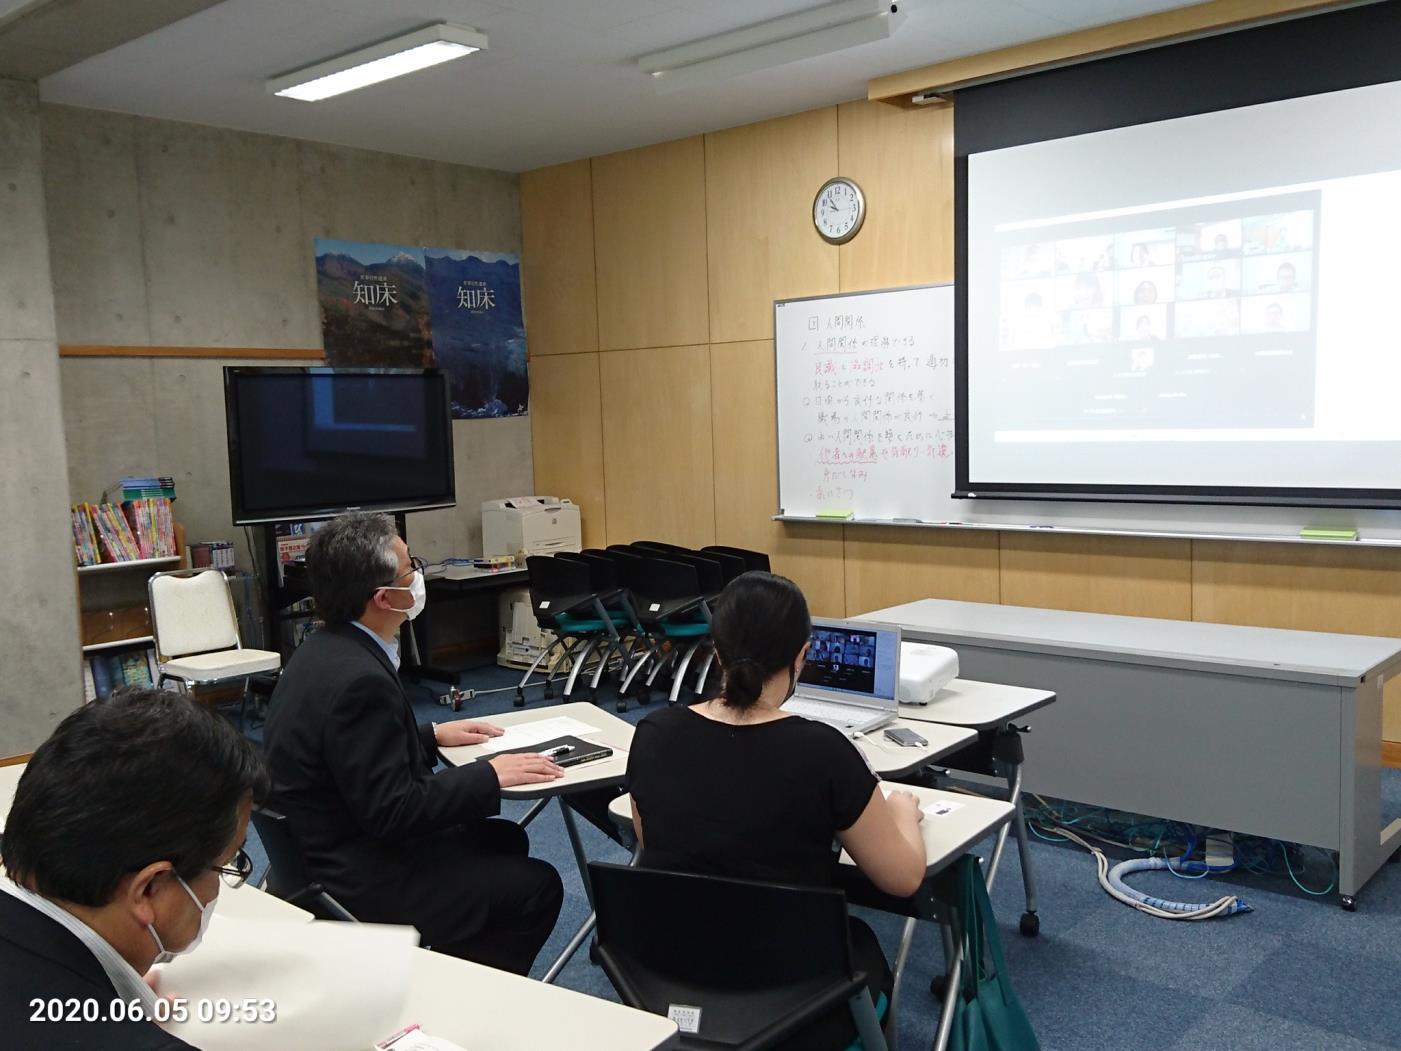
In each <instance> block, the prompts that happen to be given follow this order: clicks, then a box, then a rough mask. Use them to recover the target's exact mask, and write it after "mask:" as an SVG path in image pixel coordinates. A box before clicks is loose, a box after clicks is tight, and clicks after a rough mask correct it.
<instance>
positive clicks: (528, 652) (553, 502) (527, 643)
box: [482, 496, 583, 668]
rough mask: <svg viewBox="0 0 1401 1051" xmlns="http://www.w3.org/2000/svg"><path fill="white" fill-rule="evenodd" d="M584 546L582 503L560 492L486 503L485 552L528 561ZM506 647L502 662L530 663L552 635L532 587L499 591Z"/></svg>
mask: <svg viewBox="0 0 1401 1051" xmlns="http://www.w3.org/2000/svg"><path fill="white" fill-rule="evenodd" d="M581 547H583V533H582V532H581V530H580V525H579V508H578V505H576V504H574V503H572V502H571V501H569V500H565V499H561V498H560V497H558V496H512V497H508V498H506V499H505V500H487V501H485V502H484V503H483V504H482V555H483V557H485V558H494V557H496V556H499V555H514V556H515V559H516V564H517V565H520V566H524V565H525V560H526V558H527V557H529V556H530V555H553V554H555V553H556V552H559V551H578V550H579V549H580V548H581ZM497 625H498V628H497V630H498V634H499V636H500V638H499V640H498V641H499V642H500V649H499V650H498V651H497V654H496V663H497V664H499V665H501V666H502V667H503V668H529V667H530V666H531V665H532V664H533V663H534V661H535V659H536V658H537V657H539V656H540V655H541V654H543V653H544V652H545V650H546V649H547V648H548V647H549V645H550V639H549V638H548V637H547V636H546V635H545V633H544V632H543V631H541V630H540V625H539V623H538V622H537V621H536V619H535V611H534V609H533V608H532V606H531V604H530V592H529V591H528V590H527V589H526V588H507V589H506V590H504V591H502V592H501V594H500V595H499V596H498V597H497Z"/></svg>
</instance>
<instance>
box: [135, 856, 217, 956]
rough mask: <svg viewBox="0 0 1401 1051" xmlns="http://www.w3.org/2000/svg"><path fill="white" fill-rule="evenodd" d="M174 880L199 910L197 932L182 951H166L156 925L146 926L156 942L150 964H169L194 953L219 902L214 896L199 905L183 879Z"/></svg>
mask: <svg viewBox="0 0 1401 1051" xmlns="http://www.w3.org/2000/svg"><path fill="white" fill-rule="evenodd" d="M175 878H176V879H179V880H180V886H182V887H184V888H185V893H186V894H188V895H189V896H190V900H191V901H192V902H194V903H195V908H197V909H199V930H198V931H196V932H195V936H194V937H193V938H192V939H191V940H190V944H189V945H187V946H185V947H184V948H183V949H167V948H166V947H165V943H164V942H162V941H161V936H160V935H159V934H157V933H156V925H155V924H154V923H148V924H146V929H147V930H148V931H150V932H151V937H152V938H154V939H155V942H156V958H155V960H153V961H152V963H169V962H170V961H171V960H173V959H175V957H177V956H184V955H185V954H186V953H191V952H194V951H195V950H196V949H197V948H199V943H200V942H201V941H203V940H204V932H205V931H207V930H208V929H209V918H210V917H211V916H213V915H214V902H216V901H218V900H219V899H218V897H217V896H216V897H215V898H214V899H213V900H212V901H210V902H209V904H208V905H201V904H200V900H199V897H198V896H197V895H196V894H195V892H194V891H192V890H191V889H190V885H189V884H188V883H186V882H185V881H184V880H183V879H180V877H179V875H176V876H175Z"/></svg>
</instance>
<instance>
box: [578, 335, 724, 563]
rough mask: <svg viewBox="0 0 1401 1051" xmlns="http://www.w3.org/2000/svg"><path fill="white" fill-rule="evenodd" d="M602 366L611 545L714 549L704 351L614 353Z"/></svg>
mask: <svg viewBox="0 0 1401 1051" xmlns="http://www.w3.org/2000/svg"><path fill="white" fill-rule="evenodd" d="M600 363H601V369H600V378H601V381H602V382H601V391H602V395H603V404H604V405H605V406H606V407H607V411H606V412H605V413H604V415H603V453H604V458H605V463H606V464H607V471H606V479H605V481H606V484H605V487H604V493H605V495H606V498H607V500H608V537H609V540H610V541H611V542H613V543H628V542H630V541H633V540H663V541H666V542H668V543H672V544H686V545H688V546H691V547H701V546H702V545H704V544H713V543H714V542H715V489H714V482H713V479H714V476H715V462H714V454H713V450H712V448H711V435H710V349H709V348H708V347H706V346H695V347H666V348H649V349H644V350H627V351H615V352H612V353H607V354H603V355H601V356H600Z"/></svg>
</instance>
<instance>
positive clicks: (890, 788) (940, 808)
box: [880, 785, 963, 817]
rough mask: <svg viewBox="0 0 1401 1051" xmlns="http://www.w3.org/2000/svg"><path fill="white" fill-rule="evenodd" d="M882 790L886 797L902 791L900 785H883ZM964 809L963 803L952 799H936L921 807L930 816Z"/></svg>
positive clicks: (943, 814) (940, 815) (941, 815)
mask: <svg viewBox="0 0 1401 1051" xmlns="http://www.w3.org/2000/svg"><path fill="white" fill-rule="evenodd" d="M880 790H881V792H882V793H883V794H884V795H885V798H886V799H889V798H890V793H891V792H899V791H902V789H901V788H900V786H899V785H881V789H880ZM916 798H918V797H916ZM962 809H963V804H962V803H959V802H956V801H955V800H952V799H936V800H934V802H932V803H925V804H924V805H923V806H921V807H920V810H922V811H923V812H924V813H925V814H926V815H927V816H929V817H945V816H947V815H948V814H952V813H953V812H954V811H955V810H962Z"/></svg>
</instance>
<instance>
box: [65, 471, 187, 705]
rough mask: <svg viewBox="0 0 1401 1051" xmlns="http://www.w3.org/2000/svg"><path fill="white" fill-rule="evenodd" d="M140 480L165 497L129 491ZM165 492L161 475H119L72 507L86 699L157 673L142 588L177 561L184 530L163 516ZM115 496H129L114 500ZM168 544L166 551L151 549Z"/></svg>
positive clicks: (166, 500) (168, 509)
mask: <svg viewBox="0 0 1401 1051" xmlns="http://www.w3.org/2000/svg"><path fill="white" fill-rule="evenodd" d="M146 481H149V482H150V483H151V485H152V486H154V485H156V484H157V483H159V485H160V486H161V487H162V488H161V489H159V490H157V489H154V488H150V489H147V488H143V489H142V490H141V492H145V493H148V494H153V493H154V492H156V491H160V492H162V493H168V495H164V496H162V497H160V498H154V497H151V498H147V497H145V496H141V495H140V494H139V492H132V491H131V490H132V488H133V486H134V485H136V484H143V485H144V483H145V482H146ZM166 486H168V487H169V488H168V489H166V488H165V487H166ZM173 495H174V483H173V482H171V481H170V480H169V479H149V480H144V479H123V481H122V482H121V483H118V484H117V485H114V486H113V487H112V488H111V489H110V490H109V491H108V493H106V494H104V498H105V502H104V503H102V504H97V505H94V504H79V505H75V506H74V508H73V515H72V517H73V541H74V554H75V562H76V563H87V564H76V565H75V570H76V573H77V582H78V605H79V616H80V619H81V636H80V649H81V652H82V658H83V689H84V696H85V699H86V700H89V701H91V700H94V699H95V698H97V697H100V696H105V695H106V694H107V693H109V692H110V691H111V690H113V689H116V688H117V687H119V686H122V685H144V684H147V683H154V682H155V681H156V679H157V677H158V675H159V668H158V665H157V662H156V653H155V647H154V645H153V643H154V642H155V637H154V633H153V631H152V627H151V612H150V609H149V608H148V602H149V600H148V598H147V585H148V582H149V581H150V579H151V577H152V576H153V575H154V574H156V573H159V572H162V571H165V570H170V569H178V568H180V567H181V566H182V565H183V564H184V561H185V538H184V529H183V528H182V527H181V526H180V525H179V524H178V523H176V522H175V521H174V519H173V517H172V514H171V507H170V499H171V498H172V497H173ZM123 496H126V497H130V498H131V500H130V501H122V502H121V503H120V505H119V504H117V503H116V501H118V500H121V498H122V497H123ZM119 533H120V534H121V535H118V534H119ZM172 548H173V550H174V552H175V553H174V554H168V555H167V554H157V553H156V552H162V551H170V550H172ZM143 554H144V555H146V556H147V557H140V556H141V555H143ZM94 559H107V561H94Z"/></svg>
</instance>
